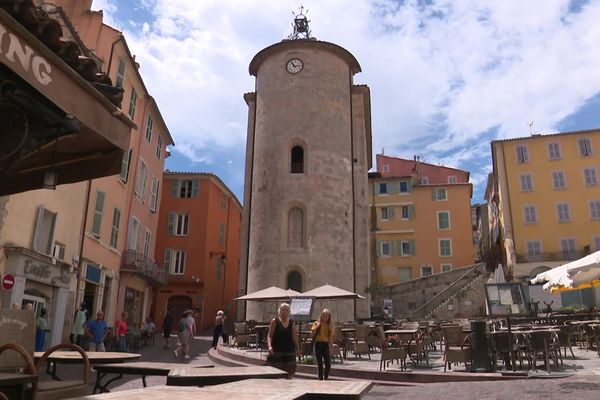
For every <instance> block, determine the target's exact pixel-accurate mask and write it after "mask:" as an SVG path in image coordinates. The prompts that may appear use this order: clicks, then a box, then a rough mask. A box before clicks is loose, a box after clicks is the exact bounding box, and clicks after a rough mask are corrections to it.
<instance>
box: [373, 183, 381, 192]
mask: <svg viewBox="0 0 600 400" xmlns="http://www.w3.org/2000/svg"><path fill="white" fill-rule="evenodd" d="M373 185H375V194H380V193H379V182H373Z"/></svg>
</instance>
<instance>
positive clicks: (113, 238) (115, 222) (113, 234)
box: [110, 208, 121, 249]
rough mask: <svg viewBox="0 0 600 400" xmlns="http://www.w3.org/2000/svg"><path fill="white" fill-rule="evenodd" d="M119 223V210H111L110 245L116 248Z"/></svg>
mask: <svg viewBox="0 0 600 400" xmlns="http://www.w3.org/2000/svg"><path fill="white" fill-rule="evenodd" d="M120 224H121V210H119V209H118V208H115V210H114V211H113V218H112V226H111V228H110V247H112V248H113V249H116V248H117V247H118V244H119V225H120Z"/></svg>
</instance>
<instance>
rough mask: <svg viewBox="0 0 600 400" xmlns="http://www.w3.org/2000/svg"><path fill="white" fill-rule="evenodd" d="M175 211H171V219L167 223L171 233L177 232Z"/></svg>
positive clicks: (168, 231) (168, 230)
mask: <svg viewBox="0 0 600 400" xmlns="http://www.w3.org/2000/svg"><path fill="white" fill-rule="evenodd" d="M175 217H176V216H175V213H173V212H170V213H169V221H168V223H167V233H168V234H169V235H174V234H175Z"/></svg>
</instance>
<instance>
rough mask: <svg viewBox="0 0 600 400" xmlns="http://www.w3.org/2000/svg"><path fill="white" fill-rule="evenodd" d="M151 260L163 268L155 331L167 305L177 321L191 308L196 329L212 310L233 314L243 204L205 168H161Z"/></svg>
mask: <svg viewBox="0 0 600 400" xmlns="http://www.w3.org/2000/svg"><path fill="white" fill-rule="evenodd" d="M163 182H164V184H163V187H162V196H161V198H162V202H161V205H160V214H159V215H160V220H159V225H158V232H157V238H156V239H157V243H156V253H155V258H156V260H161V262H162V264H163V266H164V270H165V271H167V273H168V284H167V286H163V287H160V288H159V289H157V291H156V294H155V297H154V300H155V301H154V307H153V308H154V316H155V319H156V323H157V326H158V329H159V330H162V320H163V318H164V316H165V312H166V310H167V309H168V308H170V309H171V310H172V312H173V317H174V320H175V321H177V320H178V319H179V318H180V316H181V314H182V313H183V311H185V310H186V309H193V310H194V311H195V314H194V316H195V318H196V326H197V329H198V330H199V331H202V330H205V329H207V328H209V327H211V326H212V325H213V322H214V317H215V314H216V312H217V310H220V309H221V310H224V311H225V313H226V315H228V316H229V318H230V319H233V316H234V315H235V311H236V310H235V302H234V300H233V299H234V297H236V295H237V287H238V277H239V265H240V264H239V260H240V224H241V217H242V205H241V204H240V202H239V200H238V199H237V198H236V197H235V195H234V194H233V193H232V192H231V190H229V188H228V187H227V186H225V184H224V183H223V182H222V181H221V180H220V179H219V178H218V177H217V176H215V175H213V174H210V173H186V172H169V171H167V172H165V173H164V175H163Z"/></svg>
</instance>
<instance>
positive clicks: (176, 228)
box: [167, 212, 189, 236]
mask: <svg viewBox="0 0 600 400" xmlns="http://www.w3.org/2000/svg"><path fill="white" fill-rule="evenodd" d="M188 222H189V221H188V215H187V214H177V213H174V212H170V213H169V219H168V223H167V233H168V234H169V235H174V236H187V234H188Z"/></svg>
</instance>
